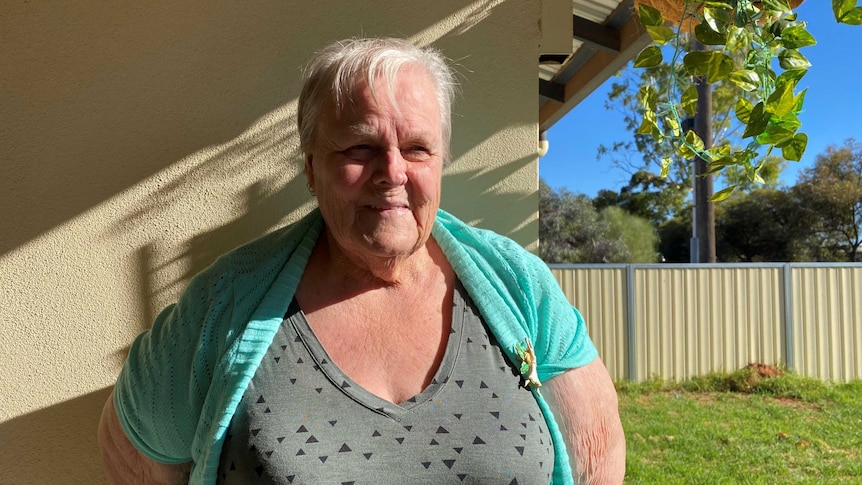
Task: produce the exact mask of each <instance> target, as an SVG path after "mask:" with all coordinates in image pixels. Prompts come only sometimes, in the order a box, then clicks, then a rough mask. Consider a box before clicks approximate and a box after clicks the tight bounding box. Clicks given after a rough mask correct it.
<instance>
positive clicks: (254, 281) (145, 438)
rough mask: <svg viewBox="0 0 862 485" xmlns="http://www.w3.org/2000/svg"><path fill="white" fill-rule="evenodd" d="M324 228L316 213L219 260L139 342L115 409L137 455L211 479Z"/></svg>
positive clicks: (195, 477) (124, 373) (127, 366)
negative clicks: (232, 423) (244, 396)
mask: <svg viewBox="0 0 862 485" xmlns="http://www.w3.org/2000/svg"><path fill="white" fill-rule="evenodd" d="M322 230H323V223H322V219H321V218H320V215H319V211H316V210H315V211H312V213H311V214H309V215H308V216H306V217H305V218H304V219H303V220H302V221H300V222H298V223H297V224H294V225H292V226H289V227H287V228H285V229H282V230H280V231H276V232H274V233H272V234H269V235H267V236H265V237H263V238H261V239H258V240H256V241H253V242H251V243H249V244H247V245H245V246H241V247H240V248H238V249H236V250H234V251H232V252H231V253H228V254H227V255H224V256H222V257H221V258H219V259H218V260H217V261H216V262H215V263H213V265H212V266H210V267H209V268H207V269H206V270H204V271H203V272H201V273H199V274H198V275H197V276H195V277H194V278H192V280H191V282H190V283H189V285H188V286H187V287H186V289H185V291H184V292H183V293H182V295H181V296H180V298H179V300H178V302H177V303H176V304H175V305H171V306H169V307H168V308H167V309H165V310H164V311H163V312H162V313H161V314H160V315H159V317H158V318H157V319H156V320H155V322H154V323H153V326H152V328H150V329H149V330H147V331H145V332H143V333H142V334H141V335H139V336H138V337H137V338H136V340H135V342H134V343H133V344H132V347H131V349H130V351H129V356H128V358H127V360H126V364H125V366H124V367H123V370H122V372H121V373H120V376H119V378H118V379H117V384H116V386H115V390H114V404H115V407H116V409H117V414H118V416H119V418H120V424H121V425H122V426H123V429H124V431H125V432H126V435H127V436H128V437H129V439H130V441H131V442H132V443H133V444H134V445H135V447H136V448H137V449H138V450H139V451H141V453H143V454H144V455H145V456H148V457H149V458H152V459H153V460H156V461H159V462H162V463H184V462H188V461H194V462H195V466H194V468H193V470H192V482H194V483H199V482H202V481H204V480H201V479H200V477H203V476H214V475H213V470H214V469H215V467H217V465H218V458H219V457H218V449H220V448H219V446H220V444H221V442H222V440H223V434H224V431H225V430H226V429H227V426H228V425H229V424H230V418H231V417H232V415H233V412H234V409H235V408H236V405H237V403H238V402H239V400H240V399H241V398H242V393H243V391H244V390H245V388H246V387H247V385H248V381H249V380H250V379H251V377H252V376H253V375H254V371H255V369H256V368H257V366H258V364H259V363H260V360H261V358H262V357H263V355H264V353H265V352H266V349H267V347H268V345H269V342H270V341H271V340H272V336H273V335H274V334H275V332H276V330H277V329H278V325H279V324H280V322H281V319H282V318H283V316H284V312H285V311H286V310H287V306H288V304H289V303H290V298H291V297H292V295H293V294H294V292H295V290H296V286H297V285H298V283H299V279H300V277H301V276H302V272H303V270H304V267H305V264H306V263H307V261H308V257H309V255H310V253H311V250H312V249H313V247H314V244H315V242H316V241H317V238H318V236H319V234H320V233H321V231H322ZM214 452H215V453H214Z"/></svg>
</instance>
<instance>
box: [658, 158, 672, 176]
mask: <svg viewBox="0 0 862 485" xmlns="http://www.w3.org/2000/svg"><path fill="white" fill-rule="evenodd" d="M671 163H673V159H672V158H670V157H664V158H662V159H661V173H660V175H661V176H662V178H667V176H668V174H669V173H670V164H671Z"/></svg>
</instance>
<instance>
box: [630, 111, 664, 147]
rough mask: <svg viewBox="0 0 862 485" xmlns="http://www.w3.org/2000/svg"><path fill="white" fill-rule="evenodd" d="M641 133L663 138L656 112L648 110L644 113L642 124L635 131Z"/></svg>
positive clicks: (659, 138)
mask: <svg viewBox="0 0 862 485" xmlns="http://www.w3.org/2000/svg"><path fill="white" fill-rule="evenodd" d="M635 133H637V134H639V135H650V136H652V137H653V138H655V139H656V140H661V139H662V134H661V130H660V129H659V127H658V123H657V122H656V118H655V112H653V111H647V112H645V113H644V118H643V120H641V125H640V126H639V127H638V129H637V130H636V131H635Z"/></svg>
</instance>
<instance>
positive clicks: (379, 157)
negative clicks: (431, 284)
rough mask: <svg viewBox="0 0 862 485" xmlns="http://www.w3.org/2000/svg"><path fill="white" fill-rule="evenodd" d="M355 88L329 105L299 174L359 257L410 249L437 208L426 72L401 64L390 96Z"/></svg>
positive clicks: (435, 111)
mask: <svg viewBox="0 0 862 485" xmlns="http://www.w3.org/2000/svg"><path fill="white" fill-rule="evenodd" d="M384 83H385V81H383V79H382V78H378V79H377V80H376V82H375V93H376V96H375V95H372V93H371V91H370V90H369V89H368V87H367V86H364V87H363V86H360V88H359V89H358V90H357V95H356V97H355V99H354V100H353V103H352V104H351V103H347V106H346V107H345V108H344V109H343V110H342V112H341V113H340V114H337V113H335V108H334V104H333V103H331V102H330V103H328V106H326V107H325V108H324V110H323V112H322V113H321V116H320V121H319V122H318V129H317V136H316V140H315V143H314V145H313V146H312V148H311V151H310V153H308V154H307V155H306V167H305V168H306V175H307V176H308V180H309V184H310V187H311V189H312V190H313V191H314V192H315V193H316V195H317V200H318V204H319V206H320V210H321V213H322V214H323V218H324V220H325V221H326V227H327V231H328V232H329V234H330V236H331V238H332V239H334V240H335V242H336V244H337V245H338V246H339V248H340V249H341V250H344V251H346V252H347V253H349V254H352V255H354V256H358V257H360V258H363V259H367V258H398V257H404V256H408V255H410V254H412V253H413V252H414V251H416V250H417V249H419V248H420V247H422V246H423V245H424V244H425V242H426V241H427V240H428V237H429V236H430V233H431V227H432V225H433V223H434V218H435V216H436V213H437V208H438V207H439V205H440V182H441V177H442V167H443V158H444V155H445V153H444V147H443V133H442V129H441V126H440V109H439V107H438V104H437V98H436V94H435V91H434V86H433V84H432V81H431V79H430V77H429V75H428V74H427V73H426V72H424V71H423V70H421V69H418V68H410V67H407V68H403V69H402V70H401V71H400V72H399V73H398V75H397V76H396V79H395V81H394V84H395V85H394V86H393V96H392V98H393V99H394V104H393V102H392V101H393V99H390V96H389V95H388V93H387V91H386V88H387V86H386V85H385V84H384Z"/></svg>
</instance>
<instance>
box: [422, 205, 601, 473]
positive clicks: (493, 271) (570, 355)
mask: <svg viewBox="0 0 862 485" xmlns="http://www.w3.org/2000/svg"><path fill="white" fill-rule="evenodd" d="M433 234H434V238H435V240H436V241H437V243H438V244H440V247H441V248H442V249H443V252H444V253H445V254H446V257H447V259H448V260H449V263H450V264H451V265H452V267H453V269H454V270H455V272H456V273H457V274H458V277H459V278H460V279H461V281H462V283H463V284H464V288H465V289H466V290H467V292H468V293H469V294H470V296H471V298H473V301H474V302H475V303H476V305H477V306H478V307H479V311H480V313H481V314H482V316H483V317H484V318H485V321H486V322H487V324H488V327H489V328H490V329H491V331H492V333H493V334H494V336H495V337H496V338H497V341H498V342H499V343H500V348H501V350H502V351H503V352H504V353H505V354H506V356H507V357H508V359H509V361H510V362H511V363H512V364H513V365H514V366H515V368H517V367H518V365H519V360H520V357H519V356H518V354H517V351H516V350H515V346H516V345H517V344H523V343H524V339H525V338H526V337H529V338H530V339H531V340H532V342H533V346H534V349H535V353H536V360H537V361H538V366H537V371H538V374H539V380H542V381H544V380H546V379H550V378H552V377H554V376H557V375H559V374H562V373H563V372H565V371H566V370H568V369H572V368H575V367H580V366H583V365H586V364H588V363H589V362H591V361H593V360H594V359H595V358H596V357H597V356H598V352H597V351H596V348H595V346H594V345H593V343H592V340H590V337H589V335H588V334H587V329H586V325H585V324H584V320H583V318H582V317H581V314H580V313H579V312H578V311H577V310H576V309H575V308H573V307H572V306H571V304H569V302H568V300H566V297H565V295H564V294H563V292H562V290H560V287H559V284H558V283H557V281H556V280H555V279H554V277H553V275H552V274H551V272H550V270H549V269H548V267H547V265H545V263H544V262H542V260H540V259H539V258H537V257H536V256H534V255H533V254H531V253H529V252H528V251H526V250H524V248H522V247H520V246H519V245H518V244H517V243H515V242H514V241H512V240H510V239H508V238H505V237H502V236H499V235H497V234H495V233H493V232H491V231H485V230H481V229H475V228H472V227H470V226H468V225H466V224H464V223H463V222H461V221H459V220H458V219H456V218H455V217H453V216H451V215H450V214H447V213H446V212H444V211H440V212H438V215H437V224H435V226H434V232H433ZM533 394H534V396H535V398H536V402H537V403H538V404H539V408H541V410H542V413H543V414H544V416H545V421H546V422H547V424H548V432H549V433H550V435H551V438H552V439H553V444H554V473H553V476H552V482H551V483H552V484H553V485H570V484H572V483H573V477H572V468H571V465H570V463H569V456H568V452H567V451H566V444H565V441H564V439H563V436H562V433H561V432H560V428H559V426H558V425H557V422H556V419H555V418H554V414H553V410H551V409H550V407H549V406H548V403H547V401H545V399H544V398H543V397H542V395H541V393H539V392H538V391H537V390H535V389H534V390H533Z"/></svg>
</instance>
